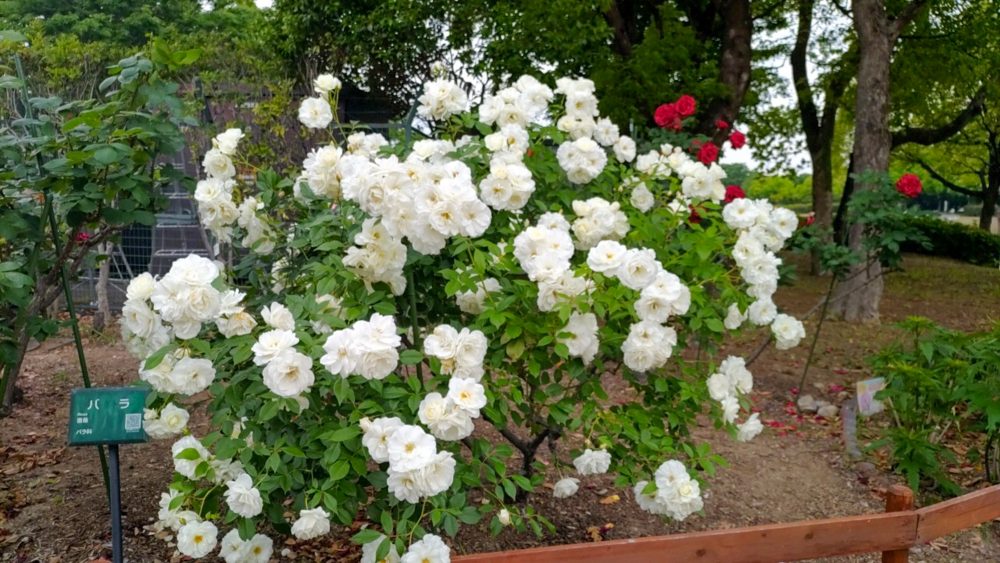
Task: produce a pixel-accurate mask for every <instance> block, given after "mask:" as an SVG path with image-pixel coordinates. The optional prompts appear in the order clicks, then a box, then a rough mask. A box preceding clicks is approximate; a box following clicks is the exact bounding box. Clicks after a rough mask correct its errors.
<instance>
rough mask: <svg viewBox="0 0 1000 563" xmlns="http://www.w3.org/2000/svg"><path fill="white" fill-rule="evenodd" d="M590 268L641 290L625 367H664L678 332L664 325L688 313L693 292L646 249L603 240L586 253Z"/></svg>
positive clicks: (625, 350) (628, 341) (636, 305)
mask: <svg viewBox="0 0 1000 563" xmlns="http://www.w3.org/2000/svg"><path fill="white" fill-rule="evenodd" d="M587 265H588V266H589V267H590V269H591V270H593V271H595V272H600V273H602V274H604V275H606V276H610V277H615V278H617V279H618V281H620V282H621V283H622V285H624V286H626V287H628V288H630V289H634V290H637V291H639V299H638V300H636V302H635V304H634V307H635V311H636V314H637V315H638V316H639V319H640V320H639V322H637V323H635V324H633V325H632V327H631V329H630V330H629V335H628V338H626V340H625V343H624V344H622V352H623V353H624V361H625V365H626V366H628V367H629V369H632V370H635V371H640V372H641V371H648V370H651V369H655V368H658V367H661V366H663V364H665V363H666V361H667V360H668V359H670V356H671V355H672V354H673V347H674V346H675V345H676V344H677V332H676V331H675V330H674V329H673V328H671V327H669V326H664V323H666V322H667V320H669V318H670V317H671V316H672V315H683V314H685V313H687V311H688V309H689V308H690V306H691V290H690V289H688V287H687V286H685V285H684V284H683V283H682V282H681V280H680V278H678V277H677V276H676V275H674V274H672V273H670V272H668V271H666V270H664V269H663V266H662V265H661V264H660V262H659V261H658V260H657V259H656V254H655V253H654V252H653V251H652V250H650V249H647V248H643V249H629V248H626V247H625V246H624V245H622V244H620V243H618V242H615V241H612V240H602V241H601V242H599V243H597V245H596V246H594V247H593V248H591V249H590V251H589V252H588V253H587Z"/></svg>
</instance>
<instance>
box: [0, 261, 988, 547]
mask: <svg viewBox="0 0 1000 563" xmlns="http://www.w3.org/2000/svg"><path fill="white" fill-rule="evenodd" d="M905 266H906V271H905V272H903V273H896V274H892V275H890V276H889V277H888V278H887V284H886V294H885V297H884V299H883V301H882V319H883V320H882V323H881V324H869V325H856V324H848V323H843V322H837V321H830V320H827V321H826V322H825V323H824V325H823V329H822V335H821V338H820V341H819V345H818V347H817V355H816V358H815V359H814V362H813V366H812V368H811V369H810V375H809V379H808V382H807V383H806V385H805V386H804V387H805V389H804V390H803V392H807V393H811V394H812V395H813V396H815V397H817V398H822V399H826V400H830V401H833V402H834V403H838V404H839V403H840V402H842V401H843V400H844V399H845V397H846V395H847V392H848V391H850V390H851V389H853V385H854V383H855V382H857V381H859V380H862V379H866V378H868V377H871V376H872V373H871V371H870V368H869V367H868V366H867V365H866V363H865V357H866V356H868V355H869V354H871V353H873V352H874V351H876V350H878V349H879V348H880V347H881V346H883V345H885V344H886V343H888V342H891V341H892V340H893V339H894V338H897V337H898V335H899V332H898V331H897V330H896V329H895V328H893V327H892V325H891V323H894V322H897V321H900V320H902V319H904V318H906V317H907V316H910V315H916V314H920V315H923V316H926V317H929V318H931V319H933V320H934V321H936V322H938V323H941V324H943V325H945V326H947V327H950V328H955V329H962V330H974V329H982V328H986V327H988V326H990V325H991V324H992V323H995V322H996V321H997V320H998V316H1000V272H998V271H997V270H994V269H991V268H980V267H973V266H968V265H965V264H961V263H957V262H952V261H948V260H942V259H936V258H926V257H917V256H911V257H907V259H906V262H905ZM827 283H828V281H827V280H826V279H825V278H817V277H812V276H809V275H806V274H805V273H804V271H802V270H801V269H800V273H799V278H798V280H797V281H796V282H795V284H794V285H791V286H788V287H782V288H781V289H780V290H779V292H778V295H777V301H778V304H779V306H780V307H782V308H783V309H785V310H788V311H790V312H791V313H793V314H796V315H803V314H805V313H806V311H808V310H810V309H811V308H812V307H813V306H814V305H815V304H816V302H817V301H818V299H819V298H820V296H821V295H822V294H823V292H824V291H825V290H826V285H827ZM815 329H816V321H815V319H814V318H813V319H810V320H809V321H807V331H808V334H809V335H810V336H811V335H812V334H813V331H814V330H815ZM761 336H762V335H761V334H751V335H748V336H746V337H744V338H742V339H741V341H740V342H738V343H736V344H734V345H733V346H732V347H731V348H730V350H728V352H730V353H739V354H743V355H749V354H751V353H752V352H753V351H754V350H755V349H756V348H757V345H758V342H759V339H760V338H761ZM807 353H808V340H807V341H806V342H804V343H803V345H801V346H800V347H799V348H796V349H795V350H793V351H791V352H790V353H789V352H784V353H780V354H779V353H775V351H774V350H773V347H772V348H769V349H767V350H766V351H765V352H764V353H763V354H762V355H761V356H760V358H758V359H757V361H756V362H755V363H754V364H753V365H752V366H751V371H753V373H754V376H755V389H754V394H753V399H754V402H755V408H756V409H759V411H760V412H761V418H762V419H763V420H764V421H766V423H767V425H768V427H767V428H766V429H765V432H764V433H763V434H762V435H761V436H760V437H758V438H757V439H756V440H754V441H753V442H751V443H749V444H741V443H736V442H734V441H733V440H731V439H730V438H729V437H728V436H726V435H724V434H722V433H720V432H717V431H715V430H714V429H712V428H711V427H710V426H708V425H706V426H705V427H702V428H698V429H697V430H696V433H697V435H698V436H699V437H701V438H703V439H706V440H708V441H710V442H712V444H713V447H714V448H715V450H716V451H718V452H719V453H720V454H722V455H723V456H724V457H725V458H726V459H727V460H728V461H729V467H728V468H724V469H722V470H720V472H719V473H718V475H717V476H716V477H714V478H713V479H711V480H710V482H709V486H708V488H707V490H706V492H705V512H704V514H703V515H695V516H692V517H691V518H689V519H688V520H686V521H684V522H680V523H678V522H669V521H668V522H664V521H662V520H660V519H659V518H657V517H654V516H651V515H649V514H646V513H644V512H642V511H641V510H638V509H637V507H636V505H635V503H634V499H632V493H631V491H628V490H618V489H615V488H614V487H613V486H612V484H611V482H610V479H606V480H601V479H586V480H584V482H583V483H582V486H581V490H580V492H579V493H578V494H577V495H576V496H574V497H571V498H569V499H562V500H556V499H553V498H552V496H551V492H550V491H548V490H543V491H539V492H538V493H536V494H534V495H532V498H531V499H530V502H531V503H532V504H533V505H535V506H536V507H537V508H538V509H539V510H540V511H541V512H542V513H543V514H545V515H546V516H547V517H549V518H550V519H551V520H552V521H553V523H554V524H555V525H556V526H557V529H558V531H557V532H556V534H554V535H550V536H547V537H544V538H541V539H539V538H536V537H535V536H533V535H530V534H518V533H516V532H514V531H513V530H505V531H503V532H502V533H501V534H500V535H499V536H495V537H494V536H491V535H490V534H489V532H488V531H487V530H486V527H485V525H481V526H478V527H466V528H464V529H463V530H462V531H461V532H460V533H459V535H458V537H456V538H455V539H454V540H453V541H452V545H453V548H454V549H453V551H454V552H458V553H468V552H482V551H493V550H505V549H516V548H523V547H531V546H538V545H549V544H559V543H575V542H587V541H594V540H595V539H598V538H603V539H621V538H632V537H641V536H650V535H662V534H668V533H676V532H687V531H697V530H713V529H725V528H732V527H738V526H747V525H754V524H763V523H772V522H787V521H794V520H801V519H811V518H826V517H834V516H845V515H851V514H861V513H874V512H881V511H882V510H883V507H884V501H883V500H882V498H881V497H880V492H881V491H883V490H884V489H885V487H887V486H888V485H889V484H891V483H894V482H898V481H899V478H898V476H897V475H895V474H893V473H892V472H891V467H889V465H888V463H887V462H886V459H885V457H884V455H880V454H879V453H878V452H874V453H872V454H868V455H867V457H866V459H865V460H864V462H862V463H859V462H857V461H852V460H850V459H849V458H848V457H847V456H846V455H845V452H844V447H843V443H842V440H841V431H840V429H841V428H840V423H839V421H824V420H822V419H817V418H815V417H803V416H800V415H798V413H797V412H795V410H794V409H793V408H790V406H789V401H790V400H791V399H793V398H794V396H795V395H794V394H793V391H794V390H793V387H795V386H796V385H797V384H798V381H799V378H800V376H801V373H802V368H803V364H804V362H805V359H806V355H807ZM87 360H88V363H89V366H90V371H91V374H92V375H91V376H92V378H93V379H94V384H95V385H124V384H128V383H130V382H132V381H133V380H134V379H135V374H136V369H137V362H136V361H135V360H133V359H132V358H131V357H130V356H129V355H128V354H127V353H126V352H125V350H124V348H123V347H122V346H121V345H120V344H118V343H117V342H115V341H114V339H111V338H104V337H101V336H100V335H96V334H91V336H90V337H89V338H88V342H87ZM80 381H81V380H80V372H79V369H78V367H77V363H76V355H75V350H74V348H73V345H72V341H71V340H69V339H68V338H57V339H52V340H50V341H48V342H46V343H44V344H43V345H41V346H40V347H38V348H37V349H36V350H34V351H32V352H31V354H30V357H29V358H28V360H27V362H26V368H25V371H24V374H23V377H22V379H21V387H22V389H23V391H24V400H23V402H21V403H20V404H19V405H18V407H17V409H16V410H15V411H14V413H13V414H12V415H11V416H10V417H7V418H5V419H0V562H2V563H9V562H18V563H29V562H36V561H37V562H40V563H76V562H90V561H94V560H100V559H101V558H103V557H108V556H109V555H110V553H109V539H110V533H109V531H108V528H109V526H108V519H109V515H108V509H107V506H106V502H105V495H104V490H103V487H102V484H101V477H100V466H99V464H98V456H97V450H96V448H92V447H90V448H67V447H66V429H67V416H68V413H67V410H68V408H67V407H68V397H69V391H70V390H71V389H72V388H74V387H79V386H81V382H80ZM204 420H205V417H204V416H196V417H195V423H194V424H195V425H196V426H201V425H203V424H204ZM571 439H572V437H571ZM979 439H980V437H976V436H972V437H970V436H962V435H956V436H954V437H953V441H954V444H952V445H953V449H955V451H956V452H959V453H964V452H965V451H967V450H969V449H970V448H975V447H976V446H977V440H979ZM861 445H862V446H864V434H863V435H862V444H861ZM169 456H170V454H169V442H152V443H149V444H141V445H130V446H127V447H123V448H122V454H121V460H122V478H123V491H122V498H123V504H124V512H125V514H124V522H125V528H126V536H125V540H126V546H127V548H126V558H127V560H129V561H132V562H143V563H144V562H161V561H162V562H167V561H181V560H184V558H182V557H180V556H179V555H177V554H176V553H175V551H174V549H173V547H172V546H171V545H170V544H169V543H168V542H166V541H164V540H163V539H161V538H157V537H154V536H153V535H152V534H151V533H150V532H149V531H147V530H145V529H144V527H145V526H146V525H148V524H149V523H151V521H152V520H153V519H154V518H155V516H156V511H157V506H156V505H157V501H158V499H159V494H160V493H161V492H162V491H164V490H165V489H166V486H167V483H168V482H169V480H170V474H171V470H172V466H171V463H170V457H169ZM964 457H965V456H964V455H961V456H960V458H964ZM952 473H953V475H955V477H956V479H958V480H959V481H960V482H961V483H962V484H963V486H965V487H967V488H968V489H974V488H979V487H983V486H985V483H984V482H983V473H984V471H983V468H982V466H981V464H979V463H978V462H972V461H968V460H964V459H962V461H961V463H960V464H959V465H956V467H954V468H952ZM611 495H618V497H619V500H618V501H617V502H609V497H611ZM602 500H603V501H604V502H601V501H602ZM935 500H937V499H934V498H924V499H920V501H918V503H919V502H921V501H922V502H925V503H930V502H934V501H935ZM337 532H338V533H337V534H333V535H332V537H330V538H329V539H326V540H324V541H323V542H321V543H316V542H313V543H308V544H302V543H296V542H295V540H294V539H286V538H283V539H281V540H279V541H276V545H278V549H277V550H276V551H281V550H282V549H289V550H290V552H289V553H288V555H287V556H286V557H282V558H281V559H280V560H283V561H286V560H294V561H354V560H356V559H357V557H358V554H357V551H356V550H355V549H352V548H351V547H350V546H349V543H348V539H347V538H348V537H349V535H350V530H348V529H340V530H337ZM276 560H278V558H277V554H276ZM877 560H878V556H877V555H874V554H873V555H866V556H855V557H844V558H835V559H831V561H877ZM911 560H912V561H915V562H921V561H923V562H942V563H943V562H956V561H961V562H965V561H969V562H973V561H975V562H979V561H998V560H1000V524H998V523H997V522H993V523H988V524H984V525H983V526H980V527H979V528H976V529H970V530H966V531H963V532H961V533H957V534H954V535H952V536H948V537H945V538H941V539H940V540H937V541H935V542H932V543H931V544H928V545H924V546H920V547H918V548H916V549H914V550H913V551H912V554H911Z"/></svg>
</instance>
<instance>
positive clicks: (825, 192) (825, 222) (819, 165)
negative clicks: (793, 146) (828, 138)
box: [809, 145, 833, 275]
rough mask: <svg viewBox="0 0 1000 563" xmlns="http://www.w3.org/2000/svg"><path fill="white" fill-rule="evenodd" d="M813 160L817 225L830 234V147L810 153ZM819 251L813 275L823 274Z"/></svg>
mask: <svg viewBox="0 0 1000 563" xmlns="http://www.w3.org/2000/svg"><path fill="white" fill-rule="evenodd" d="M809 156H810V158H811V159H812V208H813V214H814V215H813V217H814V218H815V224H816V225H817V226H818V227H819V229H820V231H821V232H823V233H829V229H830V228H831V227H832V226H833V163H832V162H831V159H830V146H829V145H827V146H826V150H825V151H821V153H820V154H813V153H811V152H810V154H809ZM822 270H823V268H822V264H821V263H820V259H819V251H818V250H817V251H814V252H813V254H812V273H813V275H819V274H820V273H822Z"/></svg>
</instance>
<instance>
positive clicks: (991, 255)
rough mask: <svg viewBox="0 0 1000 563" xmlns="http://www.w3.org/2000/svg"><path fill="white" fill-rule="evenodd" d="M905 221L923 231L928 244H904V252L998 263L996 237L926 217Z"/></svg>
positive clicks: (999, 248)
mask: <svg viewBox="0 0 1000 563" xmlns="http://www.w3.org/2000/svg"><path fill="white" fill-rule="evenodd" d="M907 221H908V222H909V224H910V225H912V226H913V227H915V228H917V229H918V230H919V231H920V232H921V233H923V235H924V236H925V237H927V239H928V240H930V242H931V245H930V247H928V248H924V247H922V246H921V245H920V244H914V243H908V244H904V245H903V250H904V251H905V252H919V253H922V254H931V255H933V256H945V257H947V258H954V259H955V260H962V261H963V262H969V263H970V264H977V265H979V266H996V265H997V263H998V262H1000V236H997V235H993V234H990V233H987V232H986V231H984V230H982V229H977V228H975V227H970V226H968V225H963V224H961V223H953V222H951V221H942V220H941V219H935V218H933V217H928V216H913V217H910V218H909V219H907Z"/></svg>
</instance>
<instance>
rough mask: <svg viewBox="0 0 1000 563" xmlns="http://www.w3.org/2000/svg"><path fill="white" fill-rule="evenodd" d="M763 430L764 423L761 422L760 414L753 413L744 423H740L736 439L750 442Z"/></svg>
mask: <svg viewBox="0 0 1000 563" xmlns="http://www.w3.org/2000/svg"><path fill="white" fill-rule="evenodd" d="M763 430H764V425H763V424H761V422H760V414H759V413H753V414H752V415H750V418H748V419H746V421H745V422H744V423H743V424H740V426H739V433H738V434H737V436H736V439H737V440H739V441H740V442H749V441H750V440H753V439H754V438H756V437H757V435H758V434H760V433H761V431H763Z"/></svg>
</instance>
